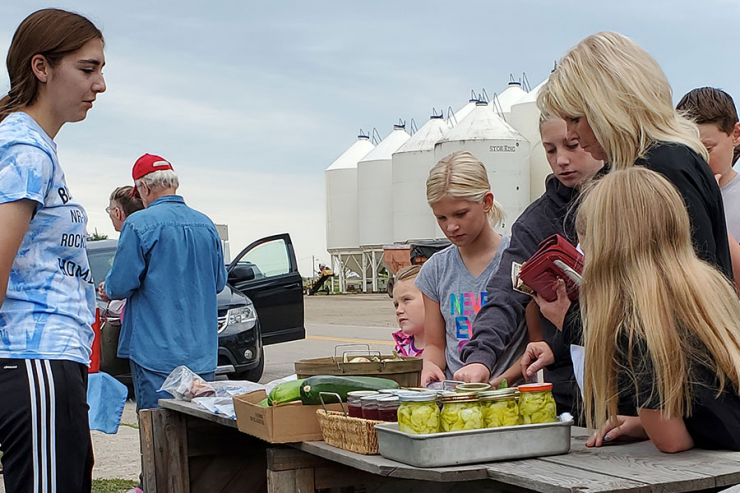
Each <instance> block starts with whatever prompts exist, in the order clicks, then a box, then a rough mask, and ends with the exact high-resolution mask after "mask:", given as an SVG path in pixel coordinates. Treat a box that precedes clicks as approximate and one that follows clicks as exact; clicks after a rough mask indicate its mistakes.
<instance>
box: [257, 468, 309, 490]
mask: <svg viewBox="0 0 740 493" xmlns="http://www.w3.org/2000/svg"><path fill="white" fill-rule="evenodd" d="M315 490H316V488H315V486H314V477H313V469H296V470H294V471H270V470H269V469H268V470H267V492H268V493H313V492H314V491H315Z"/></svg>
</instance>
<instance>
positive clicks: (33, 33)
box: [0, 9, 103, 121]
mask: <svg viewBox="0 0 740 493" xmlns="http://www.w3.org/2000/svg"><path fill="white" fill-rule="evenodd" d="M92 39H100V40H103V33H102V32H100V29H98V28H97V27H95V25H94V24H93V23H92V22H90V21H89V20H88V19H87V18H85V17H83V16H81V15H79V14H75V13H74V12H68V11H66V10H60V9H42V10H37V11H36V12H34V13H33V14H31V15H29V16H28V17H26V18H25V19H24V20H23V22H21V24H20V26H18V29H16V31H15V34H14V35H13V41H12V42H11V43H10V49H9V50H8V58H7V62H6V65H7V68H8V75H9V76H10V91H8V94H7V95H6V96H5V97H3V98H2V99H1V100H0V121H2V120H4V119H5V117H6V116H8V115H9V114H10V113H13V112H14V111H18V110H20V109H21V108H24V107H26V106H29V105H32V104H33V103H34V102H35V101H36V98H37V97H38V93H39V81H38V79H37V78H36V76H35V75H34V74H33V72H32V71H31V59H32V58H33V57H34V56H36V55H43V56H44V58H46V61H47V62H48V63H49V65H50V66H52V67H54V66H56V65H57V64H59V62H60V61H61V60H62V58H64V57H65V56H67V55H69V54H70V53H74V52H75V51H77V50H79V49H80V48H82V47H83V46H84V45H85V44H86V43H87V42H88V41H90V40H92Z"/></svg>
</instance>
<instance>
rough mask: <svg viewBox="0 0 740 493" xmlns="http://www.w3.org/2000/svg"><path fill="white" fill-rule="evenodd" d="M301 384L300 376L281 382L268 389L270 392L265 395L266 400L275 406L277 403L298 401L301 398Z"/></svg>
mask: <svg viewBox="0 0 740 493" xmlns="http://www.w3.org/2000/svg"><path fill="white" fill-rule="evenodd" d="M302 385H303V379H302V378H299V379H298V380H291V381H290V382H283V383H281V384H279V385H277V386H276V387H275V388H274V389H272V390H271V391H270V394H269V395H268V396H267V402H268V403H269V404H270V405H271V406H277V405H278V404H285V403H286V402H293V401H299V400H301V386H302Z"/></svg>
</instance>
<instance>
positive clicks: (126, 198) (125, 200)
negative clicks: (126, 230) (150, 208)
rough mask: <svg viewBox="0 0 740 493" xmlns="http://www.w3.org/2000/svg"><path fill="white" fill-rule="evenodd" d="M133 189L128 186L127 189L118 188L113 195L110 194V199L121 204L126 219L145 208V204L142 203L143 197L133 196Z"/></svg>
mask: <svg viewBox="0 0 740 493" xmlns="http://www.w3.org/2000/svg"><path fill="white" fill-rule="evenodd" d="M133 189H134V187H132V186H129V185H127V186H125V187H118V188H116V189H115V190H113V193H112V194H110V199H111V200H115V201H116V202H118V204H120V206H121V209H123V213H124V214H126V217H128V216H130V215H131V214H133V213H134V212H136V211H140V210H141V209H143V208H144V204H143V203H142V202H141V197H132V196H131V190H133Z"/></svg>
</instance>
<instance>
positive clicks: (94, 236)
mask: <svg viewBox="0 0 740 493" xmlns="http://www.w3.org/2000/svg"><path fill="white" fill-rule="evenodd" d="M107 239H108V235H105V234H100V233H98V228H95V232H94V233H93V234H91V235H89V236H88V237H87V241H100V240H107Z"/></svg>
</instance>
